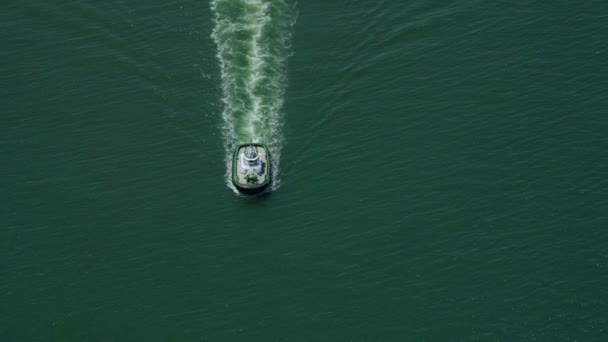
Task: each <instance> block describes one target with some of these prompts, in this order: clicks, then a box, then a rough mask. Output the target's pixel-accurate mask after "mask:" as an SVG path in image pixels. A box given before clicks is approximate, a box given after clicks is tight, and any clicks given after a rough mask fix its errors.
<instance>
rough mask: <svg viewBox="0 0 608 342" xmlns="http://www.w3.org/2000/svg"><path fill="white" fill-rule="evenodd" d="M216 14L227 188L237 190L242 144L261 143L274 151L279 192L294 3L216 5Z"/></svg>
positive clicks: (225, 0)
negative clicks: (237, 151) (235, 170)
mask: <svg viewBox="0 0 608 342" xmlns="http://www.w3.org/2000/svg"><path fill="white" fill-rule="evenodd" d="M211 9H212V11H213V13H214V15H215V19H214V20H215V28H214V29H213V33H212V38H213V40H214V41H215V44H216V45H217V48H218V52H217V57H218V60H219V63H220V71H221V77H222V102H223V105H224V109H223V112H222V116H223V122H224V125H223V135H224V147H225V150H226V184H227V185H228V186H229V187H230V188H231V189H233V191H235V192H236V191H237V190H236V189H235V188H234V186H233V185H232V182H231V168H232V154H233V152H234V148H235V147H236V145H238V144H240V143H247V142H257V143H264V144H266V145H267V146H268V148H269V150H270V153H271V156H272V172H273V178H274V181H273V186H272V189H273V190H276V189H277V188H278V187H279V183H280V182H279V181H280V177H279V175H280V173H279V161H280V155H281V154H280V153H281V145H282V141H283V138H282V134H281V131H282V130H281V126H282V124H283V113H282V106H283V96H284V92H285V87H286V83H287V80H286V76H285V66H286V60H287V57H289V55H290V51H291V45H290V39H291V33H292V27H293V24H294V23H295V3H294V0H212V1H211Z"/></svg>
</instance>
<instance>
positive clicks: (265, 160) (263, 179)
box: [236, 146, 268, 185]
mask: <svg viewBox="0 0 608 342" xmlns="http://www.w3.org/2000/svg"><path fill="white" fill-rule="evenodd" d="M246 147H247V146H242V147H241V148H240V149H239V151H238V153H237V156H238V158H239V160H237V161H236V165H237V177H236V178H237V179H238V182H239V184H242V185H252V184H251V183H248V182H247V179H245V176H246V174H245V173H244V172H243V169H242V167H241V160H240V158H241V155H242V154H243V152H244V151H245V148H246ZM255 148H256V150H257V152H258V155H259V156H260V160H261V161H262V174H261V175H258V184H264V183H265V182H266V179H267V177H268V157H267V156H266V150H265V149H264V148H262V147H261V146H255Z"/></svg>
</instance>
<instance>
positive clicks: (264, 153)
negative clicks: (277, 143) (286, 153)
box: [232, 143, 272, 195]
mask: <svg viewBox="0 0 608 342" xmlns="http://www.w3.org/2000/svg"><path fill="white" fill-rule="evenodd" d="M232 164H233V166H232V184H234V186H235V187H236V189H237V190H238V191H239V192H240V193H241V194H244V195H258V194H262V193H264V192H265V191H266V190H267V189H268V188H269V185H270V183H271V182H272V174H271V170H272V168H271V167H270V153H269V151H268V148H267V147H266V146H265V145H263V144H260V143H247V144H240V145H238V146H237V147H236V148H235V150H234V158H233V159H232Z"/></svg>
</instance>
